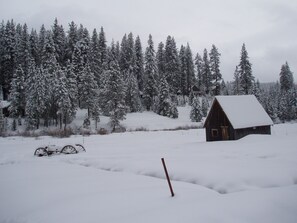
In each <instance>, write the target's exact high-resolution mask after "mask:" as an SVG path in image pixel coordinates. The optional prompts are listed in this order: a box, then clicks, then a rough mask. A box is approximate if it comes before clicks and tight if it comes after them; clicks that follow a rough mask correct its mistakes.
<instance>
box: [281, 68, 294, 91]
mask: <svg viewBox="0 0 297 223" xmlns="http://www.w3.org/2000/svg"><path fill="white" fill-rule="evenodd" d="M279 76H280V78H279V82H280V87H281V90H282V91H289V90H291V89H292V88H293V86H294V79H293V73H292V72H291V70H290V67H289V64H288V62H286V63H285V64H283V65H282V67H281V72H280V74H279Z"/></svg>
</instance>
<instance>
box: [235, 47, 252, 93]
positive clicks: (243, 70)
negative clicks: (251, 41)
mask: <svg viewBox="0 0 297 223" xmlns="http://www.w3.org/2000/svg"><path fill="white" fill-rule="evenodd" d="M238 73H239V81H240V88H241V93H242V94H250V93H251V91H252V88H253V82H254V76H253V74H252V64H251V63H250V61H249V57H248V53H247V50H246V48H245V44H243V45H242V49H241V56H240V63H239V65H238Z"/></svg>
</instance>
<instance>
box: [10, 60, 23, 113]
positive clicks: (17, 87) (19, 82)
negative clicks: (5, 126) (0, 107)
mask: <svg viewBox="0 0 297 223" xmlns="http://www.w3.org/2000/svg"><path fill="white" fill-rule="evenodd" d="M9 110H10V115H11V117H13V118H14V119H15V118H18V117H19V116H23V115H24V110H25V74H24V71H23V69H22V67H21V65H19V66H18V68H17V70H16V71H15V73H14V75H13V78H12V82H11V92H10V106H9Z"/></svg>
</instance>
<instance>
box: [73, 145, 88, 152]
mask: <svg viewBox="0 0 297 223" xmlns="http://www.w3.org/2000/svg"><path fill="white" fill-rule="evenodd" d="M75 146H76V150H77V152H85V151H86V149H85V147H83V145H81V144H75Z"/></svg>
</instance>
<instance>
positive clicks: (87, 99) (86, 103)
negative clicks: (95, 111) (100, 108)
mask: <svg viewBox="0 0 297 223" xmlns="http://www.w3.org/2000/svg"><path fill="white" fill-rule="evenodd" d="M79 76H80V83H79V84H78V90H79V92H81V93H80V95H79V100H80V101H81V108H87V109H88V117H90V116H91V113H90V110H91V108H92V104H93V100H94V98H95V97H97V92H98V85H97V83H96V81H95V77H94V74H93V73H92V71H91V68H90V66H89V64H86V65H85V67H84V69H83V70H82V71H81V72H80V73H79Z"/></svg>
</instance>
